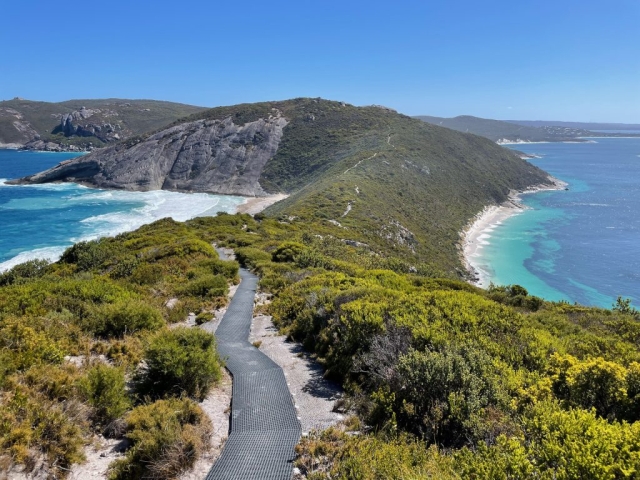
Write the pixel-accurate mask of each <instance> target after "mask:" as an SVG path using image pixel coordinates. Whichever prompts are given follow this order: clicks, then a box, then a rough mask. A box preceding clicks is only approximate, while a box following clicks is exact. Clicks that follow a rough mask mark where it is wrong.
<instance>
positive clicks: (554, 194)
mask: <svg viewBox="0 0 640 480" xmlns="http://www.w3.org/2000/svg"><path fill="white" fill-rule="evenodd" d="M511 148H514V149H517V150H520V151H523V152H526V153H529V154H535V155H536V156H539V157H540V158H534V159H532V160H530V162H531V163H533V164H535V165H537V166H539V167H540V168H542V169H544V170H546V171H547V172H549V173H551V174H552V175H554V176H555V177H557V178H559V179H561V180H564V181H566V182H568V183H569V191H547V192H540V193H535V194H530V195H523V196H522V200H523V203H524V204H525V205H526V206H528V207H529V210H525V211H524V212H523V213H521V214H519V215H516V216H513V217H510V218H508V219H507V220H505V221H503V222H502V224H500V225H497V226H495V228H494V229H493V230H492V231H490V232H487V235H488V236H487V237H485V238H484V240H485V245H484V246H483V248H482V250H480V252H479V257H478V259H477V262H478V264H479V265H480V267H481V268H482V269H483V270H485V271H486V273H487V274H488V276H489V277H490V279H491V281H492V282H494V283H496V284H514V283H517V284H520V285H522V286H524V287H525V288H527V289H528V290H529V292H530V293H532V294H534V295H538V296H541V297H544V298H547V299H550V300H567V301H570V302H578V303H582V304H587V305H597V306H601V307H611V305H612V304H613V303H614V302H615V299H616V297H617V296H623V297H627V298H631V299H632V302H633V303H634V304H635V305H639V304H640V138H616V139H613V138H600V139H598V140H597V143H546V144H535V145H514V146H512V147H511Z"/></svg>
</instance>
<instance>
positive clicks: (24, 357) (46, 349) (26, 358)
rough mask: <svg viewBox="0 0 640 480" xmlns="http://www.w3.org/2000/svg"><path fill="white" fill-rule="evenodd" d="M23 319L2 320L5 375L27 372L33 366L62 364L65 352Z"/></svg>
mask: <svg viewBox="0 0 640 480" xmlns="http://www.w3.org/2000/svg"><path fill="white" fill-rule="evenodd" d="M26 323H27V322H25V321H24V320H22V319H19V318H13V317H8V318H5V319H3V320H0V349H1V350H2V351H3V352H6V353H7V354H6V356H4V359H5V362H6V363H4V362H3V369H4V370H5V373H8V372H10V371H15V370H26V369H27V368H29V367H30V366H32V365H36V364H40V363H44V364H57V363H61V362H62V360H63V358H64V355H65V352H64V351H63V350H62V349H61V348H60V347H59V345H58V344H57V343H56V342H54V341H52V340H51V339H50V338H49V337H48V336H47V335H46V334H45V333H43V332H41V331H38V330H36V329H34V328H33V327H30V326H28V325H27V324H26Z"/></svg>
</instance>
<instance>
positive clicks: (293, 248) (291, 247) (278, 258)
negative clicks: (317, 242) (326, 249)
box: [271, 242, 307, 262]
mask: <svg viewBox="0 0 640 480" xmlns="http://www.w3.org/2000/svg"><path fill="white" fill-rule="evenodd" d="M306 248H307V247H305V246H304V245H302V244H301V243H297V242H285V243H283V244H281V245H280V246H279V247H278V248H276V250H275V251H274V252H273V253H272V254H271V260H272V261H274V262H294V261H295V260H296V257H297V256H298V255H300V254H301V253H302V252H303V251H304V250H306Z"/></svg>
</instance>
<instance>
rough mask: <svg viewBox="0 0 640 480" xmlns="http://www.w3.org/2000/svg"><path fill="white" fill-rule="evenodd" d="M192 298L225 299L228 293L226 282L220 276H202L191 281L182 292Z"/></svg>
mask: <svg viewBox="0 0 640 480" xmlns="http://www.w3.org/2000/svg"><path fill="white" fill-rule="evenodd" d="M182 292H183V293H185V294H187V295H191V296H194V297H202V298H207V297H208V298H213V297H225V296H226V295H227V293H228V292H229V285H228V284H227V280H226V279H225V278H224V277H223V276H222V275H213V274H209V275H204V276H202V277H197V278H195V279H194V280H191V281H190V282H189V283H187V285H186V286H185V287H184V288H183V290H182Z"/></svg>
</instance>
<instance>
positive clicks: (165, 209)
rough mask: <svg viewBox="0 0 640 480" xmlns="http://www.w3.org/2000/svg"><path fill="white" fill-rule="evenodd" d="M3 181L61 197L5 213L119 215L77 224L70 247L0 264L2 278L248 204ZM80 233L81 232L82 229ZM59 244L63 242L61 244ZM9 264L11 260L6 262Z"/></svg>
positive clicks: (17, 205) (21, 202) (25, 201)
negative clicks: (90, 210)
mask: <svg viewBox="0 0 640 480" xmlns="http://www.w3.org/2000/svg"><path fill="white" fill-rule="evenodd" d="M4 181H6V179H0V188H6V187H11V188H29V189H37V190H43V191H52V190H53V191H56V192H58V193H59V195H55V197H53V198H51V197H47V198H46V202H45V201H43V200H41V199H39V198H38V197H29V198H16V199H11V200H10V201H9V202H7V203H5V204H4V205H3V206H2V208H4V209H7V210H14V211H20V210H23V211H25V215H29V214H28V211H29V210H46V209H65V208H68V209H69V210H74V209H76V208H79V207H85V208H86V207H88V206H89V207H91V206H96V207H99V206H104V205H107V204H108V205H109V206H110V207H112V208H115V210H116V211H111V212H109V213H104V214H98V215H92V216H88V217H87V218H84V219H81V220H80V221H79V222H78V221H77V220H76V221H75V223H76V225H75V228H73V229H72V228H70V229H69V230H70V233H69V237H68V238H67V239H65V240H66V241H65V242H60V244H58V245H51V246H47V247H43V248H36V249H32V250H28V251H23V252H17V253H16V255H15V256H13V257H12V258H9V259H8V260H5V261H4V262H0V272H3V271H6V270H8V269H10V268H12V267H14V266H16V265H18V264H20V263H23V262H26V261H28V260H34V259H46V260H49V261H56V260H58V259H59V258H60V256H61V255H62V253H63V252H64V251H65V249H67V248H68V247H70V246H71V245H72V244H73V243H75V242H79V241H86V240H95V239H98V238H101V237H106V236H114V235H117V234H119V233H123V232H128V231H132V230H135V229H137V228H139V227H141V226H142V225H145V224H148V223H152V222H154V221H156V220H159V219H161V218H166V217H170V218H173V219H174V220H176V221H181V222H183V221H186V220H189V219H191V218H194V217H197V216H207V215H215V214H216V213H217V212H218V211H223V212H228V213H233V212H235V211H236V208H237V207H238V206H239V205H241V204H242V203H244V201H245V200H244V199H243V198H242V197H236V196H230V195H211V194H206V193H178V192H168V191H164V190H157V191H151V192H128V191H120V190H110V191H107V190H97V189H90V188H87V187H83V186H80V185H76V184H71V183H66V184H44V185H19V186H9V185H5V184H4ZM78 227H79V228H78ZM58 241H60V239H58ZM5 258H6V257H5Z"/></svg>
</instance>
